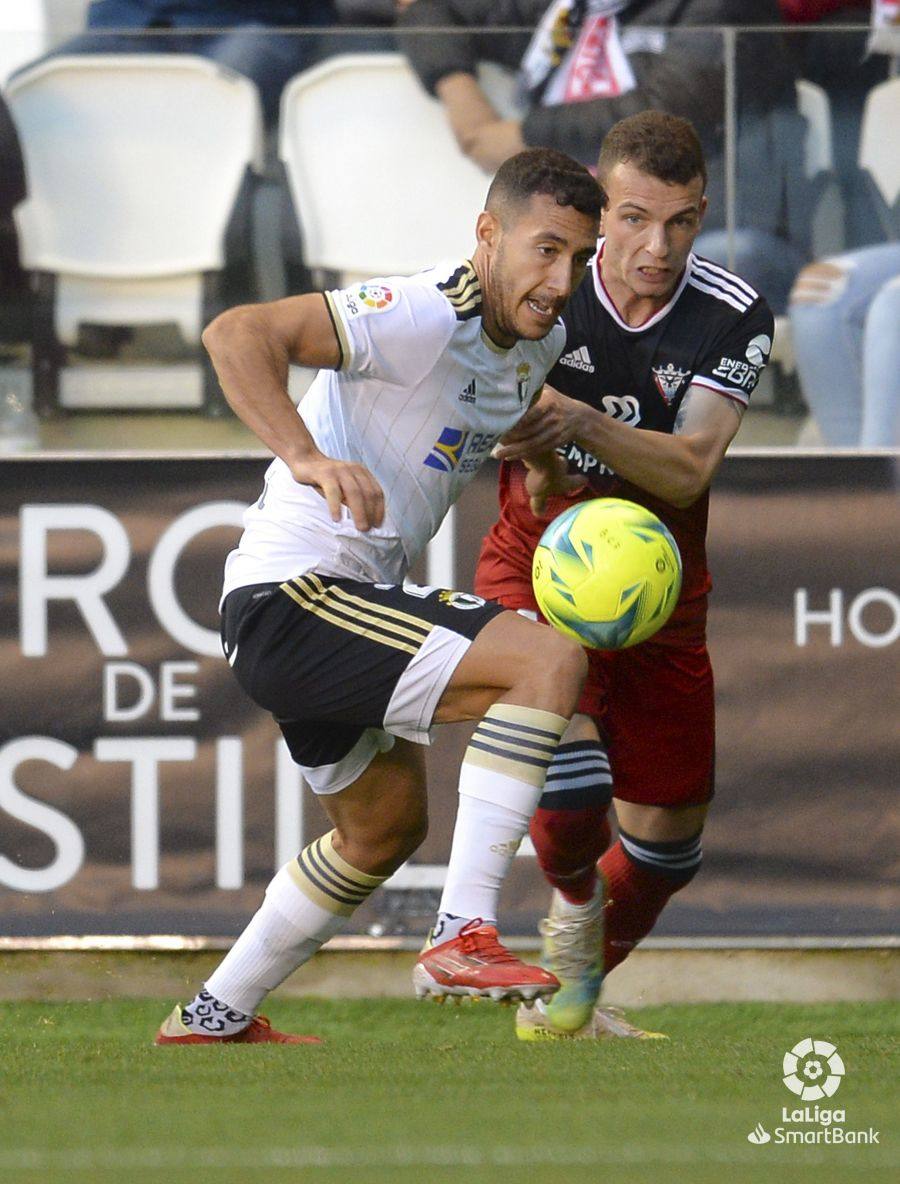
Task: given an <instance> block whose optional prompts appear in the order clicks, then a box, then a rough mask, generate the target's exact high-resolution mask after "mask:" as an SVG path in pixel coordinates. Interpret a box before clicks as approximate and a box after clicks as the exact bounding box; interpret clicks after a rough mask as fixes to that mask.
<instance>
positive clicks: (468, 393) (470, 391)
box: [456, 378, 475, 403]
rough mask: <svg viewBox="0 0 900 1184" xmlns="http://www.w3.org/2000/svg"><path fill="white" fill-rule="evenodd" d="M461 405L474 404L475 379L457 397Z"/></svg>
mask: <svg viewBox="0 0 900 1184" xmlns="http://www.w3.org/2000/svg"><path fill="white" fill-rule="evenodd" d="M456 397H457V398H458V399H459V401H460V403H474V402H475V379H474V378H473V379H472V381H471V382H470V383H469V384H468V385H467V386H464V387H463V389H462V390H461V391H460V392H459V394H458V395H457V396H456Z"/></svg>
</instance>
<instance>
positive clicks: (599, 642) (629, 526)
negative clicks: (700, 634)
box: [532, 497, 681, 650]
mask: <svg viewBox="0 0 900 1184" xmlns="http://www.w3.org/2000/svg"><path fill="white" fill-rule="evenodd" d="M532 583H533V584H534V594H535V597H536V598H537V602H538V606H539V607H540V610H541V612H542V613H543V615H544V616H545V617H546V619H547V620H548V621H549V622H550V624H551V625H553V626H555V628H557V629H558V630H559V631H560V633H564V634H565V635H566V636H567V637H571V638H574V640H575V641H579V642H581V644H582V645H586V646H590V647H591V648H592V649H596V650H621V649H625V648H627V647H628V646H632V645H637V644H638V643H639V642H641V641H646V640H647V638H648V637H652V636H653V634H654V633H655V632H656V631H657V629H660V628H662V626H663V625H664V624H665V623H666V621H667V620H668V619H669V617H670V616H671V614H672V610H673V609H674V608H675V605H676V604H677V603H678V595H679V593H680V591H681V555H680V554H679V551H678V546H677V544H676V542H675V540H674V539H673V538H672V535H671V534H670V533H669V531H668V529H667V528H666V527H665V526H664V525H663V523H662V522H660V520H659V519H658V518H657V517H656V515H655V514H652V513H651V512H650V511H649V510H647V509H645V508H644V507H643V506H638V505H636V504H635V503H634V502H628V501H624V500H623V499H622V498H616V497H598V498H595V499H594V500H593V501H589V502H579V503H578V504H577V505H575V506H572V508H571V509H569V510H566V511H565V512H564V513H562V514H560V515H559V517H558V518H554V520H553V521H552V522H551V523H550V525H549V526H548V527H547V529H546V530H545V531H544V533H543V535H542V536H541V541H540V542H539V543H538V546H537V550H536V551H535V553H534V563H533V565H532Z"/></svg>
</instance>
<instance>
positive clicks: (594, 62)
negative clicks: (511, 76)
mask: <svg viewBox="0 0 900 1184" xmlns="http://www.w3.org/2000/svg"><path fill="white" fill-rule="evenodd" d="M629 2H630V0H586V2H585V0H581V2H580V3H579V0H554V3H553V4H551V5H550V7H549V8H548V9H547V11H546V12H545V13H544V15H543V17H542V18H541V22H540V24H539V25H538V27H537V29H536V30H535V33H534V36H533V37H532V39H531V43H530V45H529V46H528V49H527V50H526V51H525V56H524V57H523V59H522V65H521V70H520V73H521V81H522V85H523V88H524V90H525V92H526V93H527V94H529V95H531V96H532V97H533V99H536V100H537V101H539V102H540V103H541V104H542V105H543V106H545V107H549V106H554V105H555V104H557V103H583V102H585V101H586V100H588V99H608V98H613V97H615V96H616V95H622V94H625V93H626V92H627V91H629V90H633V89H634V87H635V86H636V81H635V77H634V73H633V72H632V69H631V66H630V65H629V63H628V57H627V55H626V53H625V50H624V49H623V48H622V39H621V36H620V33H619V22H618V19H617V17H618V13H620V12H621V11H622V9H623V8H627V6H628V4H629Z"/></svg>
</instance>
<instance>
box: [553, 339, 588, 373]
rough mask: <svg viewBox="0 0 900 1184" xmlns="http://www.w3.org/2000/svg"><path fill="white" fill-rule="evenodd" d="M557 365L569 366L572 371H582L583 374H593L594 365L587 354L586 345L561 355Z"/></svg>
mask: <svg viewBox="0 0 900 1184" xmlns="http://www.w3.org/2000/svg"><path fill="white" fill-rule="evenodd" d="M559 364H560V366H569V367H570V368H571V369H572V370H583V371H584V373H585V374H593V373H594V363H593V362H592V361H591V355H590V354H589V353H588V347H587V346H586V345H582V346H579V348H578V349H573V350H572V351H571V352H570V353H567V354H563V356H562V357H561V358H560V359H559Z"/></svg>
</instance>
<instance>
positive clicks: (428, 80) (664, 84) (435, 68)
mask: <svg viewBox="0 0 900 1184" xmlns="http://www.w3.org/2000/svg"><path fill="white" fill-rule="evenodd" d="M548 2H549V0H416V2H415V3H414V4H412V5H410V6H409V7H408V8H406V9H405V10H404V11H403V13H402V14H401V15H400V16H399V18H398V30H399V33H400V38H401V43H402V46H403V49H404V51H405V53H406V54H407V56H408V58H409V60H410V62H411V64H412V66H413V68H414V70H415V71H416V73H417V74H418V76H419V78H420V79H421V81H422V84H423V86H424V87H425V88H426V90H428V91H429V92H430V93H432V94H433V93H434V88H435V86H436V85H437V83H438V82H439V81H440V79H441V78H443V77H445V76H446V75H447V74H451V73H455V72H457V71H462V72H464V73H473V74H474V73H475V71H476V67H477V63H478V62H479V61H493V62H499V63H500V64H501V65H505V66H507V67H509V68H511V69H516V68H517V67H518V65H519V62H520V61H521V58H522V55H523V53H524V51H525V49H526V47H527V45H528V42H529V41H530V38H531V31H532V30H533V28H534V26H535V25H536V24H537V23H538V21H539V20H540V18H541V16H542V15H543V14H544V12H545V10H546V8H547V6H548ZM619 23H620V27H621V30H622V36H623V44H624V47H625V50H626V52H627V53H628V60H629V63H630V65H631V68H632V70H633V72H634V75H635V78H636V81H637V86H636V87H635V89H634V90H632V91H629V92H628V93H627V94H623V95H620V96H618V97H616V98H609V99H590V100H588V101H586V102H582V103H562V104H558V105H556V106H547V107H545V106H534V107H532V108H531V109H530V110H528V111H526V112H525V114H524V116H523V118H522V136H523V139H524V140H525V143H526V144H529V145H547V146H551V147H554V148H560V149H562V151H564V152H568V153H569V155H571V156H574V157H575V158H576V159H578V160H581V161H582V162H583V163H585V164H588V165H593V164H595V163H596V160H597V155H598V152H599V149H600V144H601V142H602V140H603V137H604V136H605V135H606V133H607V131H608V130H609V129H610V128H611V127H612V125H613V124H614V123H616V122H617V121H618V120H620V119H623V118H625V116H628V115H633V114H635V113H636V112H638V111H644V110H646V109H647V108H650V107H652V108H656V109H657V110H663V111H668V112H670V113H672V114H674V115H681V116H683V117H684V118H686V119H690V120H691V122H692V123H693V124H694V126H695V127H696V128H697V131H698V133H699V135H700V138H701V140H702V142H703V146H704V150H705V152H706V156H707V165H708V168H709V174H710V186H709V196H710V216H708V218H707V220H706V223H705V226H706V227H707V228H708V229H709V228H712V227H715V226H718V225H722V223H723V219H724V159H723V144H724V126H725V117H724V112H725V51H724V38H723V35H722V33H721V32H719V31H718V30H716V29H715V28H711V27H710V26H723V25H724V26H729V25H730V26H778V25H780V24H781V16H780V12H779V8H778V2H777V0H755V3H753V4H752V5H751V4H747V3H746V0H632V3H630V4H628V5H627V6H626V7H625V8H624V9H623V10H622V12H621V13H620V14H619ZM501 26H507V28H506V29H502V30H501V29H500V27H501ZM690 26H694V27H695V28H696V27H697V26H701V27H703V28H699V29H697V31H695V32H692V31H689V27H690ZM442 29H443V30H445V31H444V32H443V33H442V32H441V31H440V30H442ZM448 29H451V30H454V31H453V32H447V31H446V30H448ZM457 29H458V30H460V31H459V32H458V33H457V32H456V31H455V30H457ZM658 29H665V30H670V31H668V32H667V33H666V36H665V38H664V40H663V39H660V38H654V37H653V35H652V33H651V32H650V31H651V30H658ZM464 30H468V31H467V32H465V31H464ZM488 30H490V31H488ZM679 30H684V31H683V32H679ZM659 50H662V52H659ZM735 64H736V79H735V81H736V97H737V110H738V112H739V120H738V124H739V144H738V193H739V201H738V216H739V220H740V222H741V223H742V224H743V225H752V226H757V227H759V228H761V229H768V230H771V231H772V232H773V233H776V234H782V235H784V236H786V237H793V238H795V239H796V237H797V236H798V235H799V236H800V237H801V238H802V237H803V235H804V234H805V233H806V203H805V202H804V200H803V198H804V193H805V184H804V180H803V173H802V161H801V159H800V157H801V153H802V143H803V133H804V130H805V123H804V121H803V120H802V119H801V118H800V116H799V115H797V113H796V98H795V94H794V78H795V69H794V67H793V65H792V63H791V60H790V58H789V56H788V54H787V52H786V50H785V46H784V43H783V38H782V37H780V36H779V35H778V34H777V33H774V32H771V33H768V34H765V33H755V32H748V33H740V34H738V36H737V40H736V58H735ZM791 204H792V205H793V207H794V210H793V214H791V213H790V212H789V210H788V206H789V205H791ZM800 205H802V207H803V212H802V213H801V212H800V211H799V210H798V209H797V207H798V206H800ZM788 221H791V222H793V223H795V230H794V232H792V233H790V234H789V232H788V229H787V223H788Z"/></svg>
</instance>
